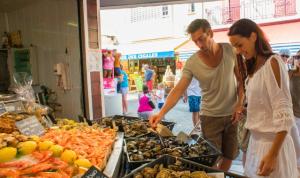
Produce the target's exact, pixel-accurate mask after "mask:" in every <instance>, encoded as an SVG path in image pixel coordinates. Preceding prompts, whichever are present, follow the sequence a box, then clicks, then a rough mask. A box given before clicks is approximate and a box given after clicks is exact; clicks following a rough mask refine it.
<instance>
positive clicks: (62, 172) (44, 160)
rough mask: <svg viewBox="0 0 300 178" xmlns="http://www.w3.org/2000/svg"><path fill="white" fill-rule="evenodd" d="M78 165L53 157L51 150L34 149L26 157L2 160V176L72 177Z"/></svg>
mask: <svg viewBox="0 0 300 178" xmlns="http://www.w3.org/2000/svg"><path fill="white" fill-rule="evenodd" d="M78 171H79V170H78V167H76V166H74V165H69V164H68V163H66V162H64V161H62V160H61V159H60V158H57V157H53V156H52V152H51V151H34V152H32V153H31V154H30V155H28V156H27V157H26V159H20V160H14V161H10V162H3V163H1V162H0V177H1V178H2V177H15V178H25V177H43V178H48V177H49V178H50V177H53V178H55V177H66V178H69V177H72V176H74V175H76V174H78Z"/></svg>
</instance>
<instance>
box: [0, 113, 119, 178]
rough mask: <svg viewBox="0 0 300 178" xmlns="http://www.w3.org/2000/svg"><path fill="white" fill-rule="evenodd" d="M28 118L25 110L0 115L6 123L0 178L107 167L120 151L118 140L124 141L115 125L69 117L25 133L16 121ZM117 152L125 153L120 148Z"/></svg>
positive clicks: (79, 172) (57, 174)
mask: <svg viewBox="0 0 300 178" xmlns="http://www.w3.org/2000/svg"><path fill="white" fill-rule="evenodd" d="M25 118H26V115H23V114H4V115H2V116H1V117H0V123H1V126H3V125H4V126H5V127H6V129H2V130H1V133H0V178H4V177H16V178H25V177H42V178H47V177H53V178H55V177H74V176H79V177H80V175H83V174H84V173H85V172H86V171H87V170H88V169H89V168H90V167H91V166H95V167H96V168H97V169H98V170H100V171H104V170H105V168H106V166H108V165H107V163H108V162H109V158H110V156H111V155H112V153H114V154H116V153H115V151H114V150H113V149H114V148H115V145H114V143H115V142H116V141H117V142H121V143H122V142H123V137H122V135H118V134H117V132H116V130H114V129H110V128H102V127H100V126H99V125H97V124H93V125H92V126H89V125H88V124H86V123H77V122H75V121H73V120H68V119H62V120H60V121H58V124H57V125H56V126H55V127H52V128H48V129H46V132H45V133H44V134H43V135H41V136H37V135H22V134H21V133H20V132H19V131H18V130H17V128H16V127H15V125H14V123H15V122H17V121H20V120H22V119H25ZM2 123H4V124H3V125H2ZM2 128H3V127H2ZM119 147H121V146H119ZM117 154H118V156H119V157H120V156H121V152H120V151H119V152H117ZM114 157H115V156H114ZM114 159H116V158H114ZM113 163H114V164H117V162H113ZM109 167H110V169H112V168H114V169H115V167H116V166H115V165H109Z"/></svg>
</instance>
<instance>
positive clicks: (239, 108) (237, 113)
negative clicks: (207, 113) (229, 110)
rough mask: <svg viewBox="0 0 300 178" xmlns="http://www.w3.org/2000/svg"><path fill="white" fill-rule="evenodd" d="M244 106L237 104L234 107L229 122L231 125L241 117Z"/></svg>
mask: <svg viewBox="0 0 300 178" xmlns="http://www.w3.org/2000/svg"><path fill="white" fill-rule="evenodd" d="M243 110H244V107H243V106H242V105H239V104H237V105H236V106H235V108H234V113H233V115H232V119H231V121H232V122H231V123H232V125H235V124H236V123H238V122H239V121H240V120H241V119H242V114H243Z"/></svg>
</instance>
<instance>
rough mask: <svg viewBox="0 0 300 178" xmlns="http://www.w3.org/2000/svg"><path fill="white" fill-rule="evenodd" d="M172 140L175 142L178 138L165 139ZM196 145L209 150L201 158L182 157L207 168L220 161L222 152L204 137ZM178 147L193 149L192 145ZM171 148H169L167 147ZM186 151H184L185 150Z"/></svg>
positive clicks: (202, 153)
mask: <svg viewBox="0 0 300 178" xmlns="http://www.w3.org/2000/svg"><path fill="white" fill-rule="evenodd" d="M172 138H173V139H174V140H175V138H176V137H165V140H167V139H171V140H172ZM194 142H195V145H196V146H197V145H200V146H201V145H205V147H206V148H207V150H205V151H203V152H201V155H200V156H197V157H191V156H189V155H182V156H181V157H183V158H185V159H188V160H191V161H194V162H197V163H200V164H204V165H206V166H213V165H215V163H216V161H217V160H218V158H219V157H220V156H221V155H222V153H221V151H219V150H218V149H217V148H216V147H215V146H214V145H212V144H211V143H210V142H208V141H207V140H205V139H204V138H202V137H199V138H198V140H197V141H196V140H195V141H194ZM177 145H178V147H185V149H189V148H190V147H191V145H190V146H189V145H188V144H182V145H180V144H177ZM167 147H169V146H167ZM185 149H184V150H185ZM164 153H165V154H168V153H167V152H164ZM187 153H188V151H187ZM173 156H177V155H173Z"/></svg>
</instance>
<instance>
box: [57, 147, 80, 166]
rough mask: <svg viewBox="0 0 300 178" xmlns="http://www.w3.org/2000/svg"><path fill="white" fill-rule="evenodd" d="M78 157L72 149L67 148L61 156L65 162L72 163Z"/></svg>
mask: <svg viewBox="0 0 300 178" xmlns="http://www.w3.org/2000/svg"><path fill="white" fill-rule="evenodd" d="M76 158H77V155H76V153H75V152H74V151H72V150H65V151H64V152H63V153H62V154H61V156H60V159H61V160H63V161H64V162H67V163H69V164H72V163H73V162H74V161H75V160H76Z"/></svg>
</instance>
